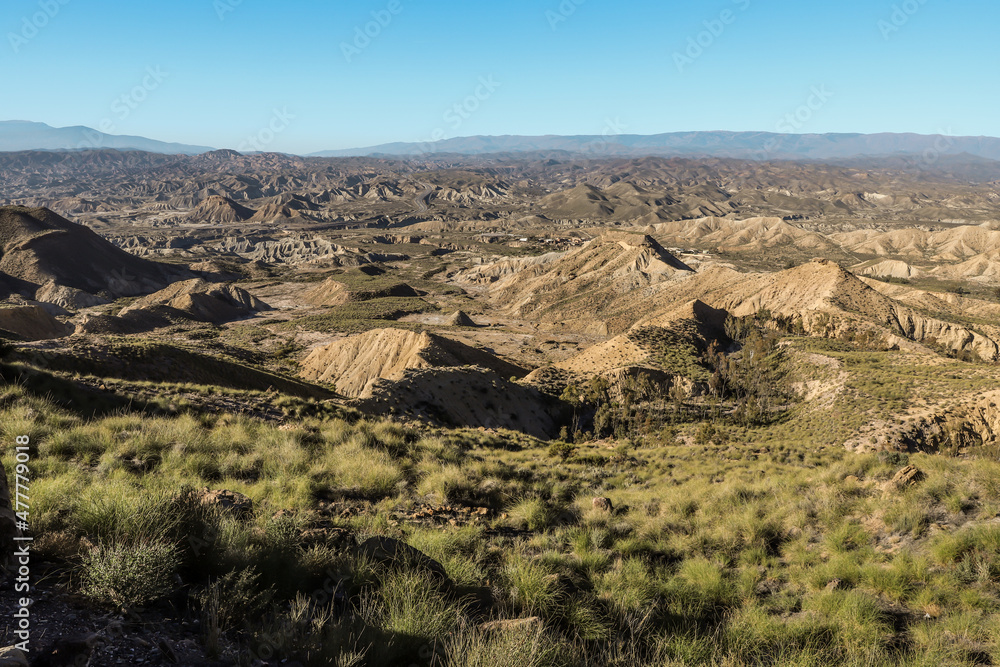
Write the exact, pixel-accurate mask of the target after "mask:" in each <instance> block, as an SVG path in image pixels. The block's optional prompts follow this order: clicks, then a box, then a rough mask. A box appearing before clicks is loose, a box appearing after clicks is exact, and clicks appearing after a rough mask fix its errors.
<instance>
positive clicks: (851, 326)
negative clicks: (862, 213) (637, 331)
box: [641, 260, 1000, 360]
mask: <svg viewBox="0 0 1000 667" xmlns="http://www.w3.org/2000/svg"><path fill="white" fill-rule="evenodd" d="M671 287H672V289H667V290H660V291H659V292H658V293H657V295H656V298H655V300H656V302H657V303H658V304H663V305H664V306H665V309H667V310H672V309H673V308H674V307H676V305H678V304H681V303H684V302H686V301H688V300H690V299H693V298H697V299H701V300H702V301H704V302H705V303H707V304H709V305H711V306H713V307H715V308H721V309H724V310H726V311H727V312H729V313H731V314H732V315H734V316H737V317H741V316H746V315H753V314H754V313H757V312H759V311H761V310H762V309H763V310H767V311H769V312H770V313H771V314H772V315H778V316H781V317H784V318H786V319H787V320H789V321H790V322H793V323H797V325H798V326H800V327H801V328H802V330H803V331H805V332H806V333H810V334H813V335H820V336H828V337H844V336H849V337H858V336H866V335H870V336H874V337H875V338H879V339H881V340H882V342H883V343H884V344H887V345H893V344H895V345H906V343H907V342H909V341H912V342H916V343H921V344H924V345H930V346H932V347H940V348H943V349H945V350H951V351H952V352H956V353H957V352H973V353H975V354H976V355H978V356H979V357H980V358H982V359H984V360H993V359H996V358H997V354H998V349H1000V348H998V346H997V342H996V340H994V339H992V338H990V337H988V336H985V335H983V334H981V333H978V332H976V331H974V330H972V329H970V328H967V327H965V326H963V325H961V324H957V323H954V322H947V321H944V320H941V319H937V318H935V317H931V316H928V315H925V314H923V313H922V312H919V311H917V310H914V309H912V308H910V307H907V306H905V305H904V304H902V303H900V302H898V301H895V300H894V299H892V298H890V297H888V296H886V295H884V294H882V293H880V292H879V291H877V290H875V289H873V288H872V287H870V286H869V285H868V284H866V283H865V282H863V281H862V280H860V279H858V278H857V277H856V276H855V275H854V274H852V273H850V272H849V271H847V270H846V269H844V268H842V267H840V266H839V265H837V264H836V263H834V262H831V261H829V260H817V261H812V262H808V263H806V264H803V265H801V266H798V267H795V268H793V269H788V270H786V271H781V272H778V273H767V274H746V273H740V272H738V271H734V270H732V269H728V268H725V267H712V268H708V269H705V270H704V271H702V272H700V273H699V274H697V275H696V276H693V277H692V278H690V279H688V280H685V281H682V282H679V283H677V284H676V286H671ZM656 319H657V316H655V315H654V316H652V317H646V318H644V319H643V320H642V321H641V323H643V324H645V323H650V322H655V321H656Z"/></svg>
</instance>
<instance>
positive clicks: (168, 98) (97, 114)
mask: <svg viewBox="0 0 1000 667" xmlns="http://www.w3.org/2000/svg"><path fill="white" fill-rule="evenodd" d="M396 2H398V5H397V4H394V3H393V2H391V0H357V1H354V2H343V1H339V2H338V1H336V0H330V1H322V2H320V1H313V2H307V1H305V0H284V1H283V2H274V1H272V2H266V1H265V0H242V2H241V1H240V0H170V2H125V1H116V2H112V1H109V0H6V2H4V4H3V8H2V9H0V81H2V82H3V94H2V95H0V119H18V120H35V121H42V122H45V123H49V124H50V125H54V126H66V125H88V126H91V127H98V126H99V125H100V124H101V123H102V121H104V123H105V127H106V128H107V129H110V130H111V133H113V134H138V135H143V136H148V137H151V138H155V139H161V140H166V141H181V142H185V143H193V144H203V145H209V146H216V147H233V148H236V147H238V146H240V145H241V144H244V142H245V141H246V139H247V138H248V137H258V138H260V137H261V130H263V129H264V128H267V127H268V126H269V125H272V126H273V127H275V128H279V129H280V131H279V132H277V133H276V135H275V136H274V137H273V139H271V138H270V137H269V136H268V134H269V132H267V131H265V132H264V133H263V138H264V139H270V143H268V144H267V145H266V146H265V147H266V148H267V149H269V150H280V151H287V152H298V153H306V152H311V151H316V150H323V149H332V148H349V147H357V146H368V145H373V144H379V143H385V142H390V141H425V140H428V139H430V138H432V137H434V136H435V131H437V135H436V136H438V137H440V136H445V137H450V136H465V135H474V134H600V133H602V132H604V131H606V130H607V131H623V132H626V133H634V134H654V133H658V132H670V131H682V130H717V129H727V130H768V131H776V130H784V131H787V130H789V129H796V130H799V131H802V132H880V131H894V132H920V133H938V132H941V133H949V134H956V135H980V134H982V135H991V136H1000V114H998V113H997V107H998V102H1000V92H998V91H1000V77H998V76H997V69H996V68H997V65H998V63H1000V58H998V56H1000V41H998V40H997V39H996V30H997V27H998V26H1000V3H996V2H995V1H990V2H987V1H985V0H983V1H974V2H973V1H967V0H951V1H949V2H945V1H944V0H922V1H921V0H906V1H905V2H904V1H902V0H838V1H837V2H804V1H802V0H712V1H708V2H690V1H683V2H681V1H663V0H660V1H655V2H654V1H649V2H647V1H638V0H634V1H629V0H616V1H614V2H612V1H611V0H583V1H582V2H581V0H575V1H574V0H564V1H563V2H562V4H560V0H537V1H531V0H504V1H503V2H482V1H477V0H461V1H459V0H434V1H433V2H431V1H430V0H396ZM577 2H579V4H578V5H577V4H576V3H577ZM46 7H47V11H48V13H49V14H51V15H52V16H51V17H49V16H47V15H44V12H45V11H46ZM390 7H392V8H395V9H398V10H399V11H398V13H396V14H392V13H391V12H390V11H389V8H390ZM560 7H562V11H561V10H560ZM894 7H896V8H898V11H896V14H895V16H894ZM570 9H572V11H568V10H570ZM230 10H231V11H230ZM726 11H728V12H730V13H729V14H724V12H726ZM40 12H42V13H43V14H39V13H40ZM372 12H384V13H383V15H382V18H383V21H385V19H386V16H391V20H390V21H388V24H387V25H385V26H384V27H382V26H379V27H378V30H376V29H375V26H374V25H372V26H369V29H370V31H371V32H373V33H375V32H377V33H378V34H377V36H375V37H374V38H373V39H371V42H370V43H369V44H367V45H365V44H364V42H363V41H362V42H359V44H360V45H361V46H362V47H363V48H360V49H358V51H359V52H352V53H351V54H350V59H349V58H348V57H347V56H345V53H344V49H343V45H344V44H350V45H354V41H355V35H356V32H355V31H356V29H358V28H361V29H364V27H365V25H366V24H367V23H369V22H371V21H372V20H373V17H372ZM220 14H221V16H222V18H221V19H220ZM557 18H558V19H565V20H559V21H556V19H557ZM43 19H44V20H43ZM724 20H725V21H728V23H724V22H723V21H724ZM26 21H27V22H28V24H26V23H25V22H26ZM706 21H707V22H709V26H708V27H706V25H705V22H706ZM880 22H881V23H880ZM32 24H34V25H32ZM39 24H40V25H41V27H40V28H39V27H37V25H39ZM720 25H721V30H720V29H719V28H720ZM32 28H37V29H35V30H32ZM710 28H714V29H715V32H716V33H717V34H712V33H711V31H710ZM890 28H891V30H890ZM897 28H898V29H897ZM699 38H700V41H701V42H702V44H703V45H704V46H703V47H701V53H700V54H699V53H698V50H697V49H691V51H690V52H689V53H685V52H686V51H687V50H688V47H689V45H690V42H689V40H698V39H699ZM354 48H357V47H356V46H355V47H354ZM677 54H681V55H682V56H683V57H684V58H687V57H688V56H689V55H692V54H693V55H695V56H696V57H694V58H691V60H690V61H686V60H684V61H682V62H681V63H680V65H678V61H677ZM148 68H151V69H152V70H153V71H157V68H158V71H159V72H161V75H160V77H159V78H160V79H161V80H159V81H157V79H156V78H151V77H150V76H149V74H148V71H149V69H148ZM491 77H492V81H493V82H495V83H496V84H499V86H497V87H495V89H494V90H492V91H490V90H489V89H488V88H486V87H483V86H482V84H481V83H480V79H481V78H485V79H486V80H490V78H491ZM144 80H145V81H144ZM144 82H145V84H146V88H142V86H143V84H144ZM137 86H138V87H140V88H139V89H138V92H137V93H136V94H133V91H135V90H136V87H137ZM814 88H815V89H818V90H821V91H826V93H828V94H830V95H831V96H830V97H829V99H826V100H822V101H821V100H820V98H818V97H813V98H812V99H811V100H810V96H811V95H812V93H811V92H810V91H811V90H813V89H814ZM477 92H479V93H480V96H481V97H482V98H484V99H482V100H474V101H473V100H470V101H469V102H468V103H467V106H466V108H462V109H461V113H459V112H456V111H455V110H454V106H455V105H456V104H459V105H462V104H464V103H466V100H467V98H469V97H470V96H474V95H475V94H476V93H477ZM123 95H124V96H126V99H125V100H124V101H123V100H122V99H121V98H122V96H123ZM130 96H131V97H130ZM824 96H826V95H825V94H824ZM137 98H143V99H142V100H141V101H138V99H137ZM116 100H117V102H116ZM810 101H811V102H812V103H813V106H814V108H813V109H808V110H807V111H806V110H804V109H803V107H802V105H805V104H808V103H809V102H810ZM275 110H277V111H279V112H284V111H287V113H288V114H291V115H292V116H294V118H291V119H287V120H280V119H275V118H274V114H275ZM449 110H450V112H449ZM126 111H127V113H126ZM796 112H798V113H799V120H797V121H796V123H795V124H791V125H790V124H789V123H788V122H787V114H789V113H792V114H794V113H796ZM783 119H785V121H783ZM285 125H287V126H285ZM612 126H616V127H617V128H618V129H617V130H610V129H608V128H609V127H612Z"/></svg>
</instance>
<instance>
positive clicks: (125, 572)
mask: <svg viewBox="0 0 1000 667" xmlns="http://www.w3.org/2000/svg"><path fill="white" fill-rule="evenodd" d="M178 562H179V560H178V557H177V550H176V548H175V547H174V546H172V545H169V544H166V543H163V542H154V543H149V544H126V543H117V544H112V545H110V546H104V545H102V546H98V547H97V548H95V549H94V550H93V551H91V552H90V553H89V554H87V555H86V556H84V558H83V566H82V578H83V586H82V589H81V590H82V593H83V594H84V595H86V596H87V597H90V598H93V599H94V600H96V601H98V602H101V603H104V604H112V605H114V606H117V607H137V606H142V605H144V604H147V603H149V602H152V601H154V600H158V599H160V598H163V597H165V596H167V595H169V594H170V592H171V590H172V588H173V576H174V572H175V571H176V569H177V565H178Z"/></svg>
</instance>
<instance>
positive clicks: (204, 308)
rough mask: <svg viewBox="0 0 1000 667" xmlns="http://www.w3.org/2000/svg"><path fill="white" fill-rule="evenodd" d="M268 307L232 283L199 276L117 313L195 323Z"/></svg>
mask: <svg viewBox="0 0 1000 667" xmlns="http://www.w3.org/2000/svg"><path fill="white" fill-rule="evenodd" d="M269 309H270V307H269V306H268V305H267V304H266V303H264V302H263V301H261V300H260V299H258V298H256V297H255V296H253V295H252V294H250V293H249V292H247V291H246V290H244V289H242V288H240V287H236V286H235V285H214V284H212V283H208V282H205V281H204V280H201V279H200V278H194V279H192V280H185V281H181V282H177V283H174V284H173V285H170V286H169V287H167V288H165V289H162V290H160V291H159V292H155V293H154V294H150V295H149V296H146V297H143V298H141V299H139V300H137V301H134V302H132V303H130V304H129V305H128V306H126V307H125V308H122V310H121V311H120V312H119V313H118V315H119V317H125V316H127V315H128V314H129V313H133V312H139V311H143V312H147V313H150V312H156V313H158V314H160V315H164V316H168V317H181V318H187V319H191V320H197V321H199V322H216V323H218V322H229V321H232V320H237V319H240V318H243V317H248V316H250V315H253V314H254V313H256V312H259V311H263V310H269Z"/></svg>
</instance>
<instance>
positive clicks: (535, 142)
mask: <svg viewBox="0 0 1000 667" xmlns="http://www.w3.org/2000/svg"><path fill="white" fill-rule="evenodd" d="M101 148H112V149H118V150H139V151H146V152H149V153H162V154H168V155H176V154H184V155H198V154H201V153H205V152H208V151H211V150H213V149H212V148H210V147H208V146H190V145H187V144H177V143H167V142H163V141H156V140H155V139H147V138H145V137H134V136H124V135H112V134H105V133H103V132H99V131H97V130H94V129H92V128H89V127H84V126H80V125H78V126H74V127H51V126H49V125H46V124H45V123H34V122H30V121H18V120H11V121H0V152H11V151H29V150H44V151H66V150H87V149H101ZM547 152H549V153H551V152H562V153H569V154H572V155H575V156H592V157H595V158H600V157H642V156H658V157H718V158H736V159H753V160H838V159H850V158H859V157H907V158H911V159H917V160H924V161H926V162H927V163H928V164H933V163H934V162H936V161H937V160H938V159H939V158H941V157H942V156H959V155H960V156H963V158H980V159H987V160H998V161H1000V138H996V137H953V136H945V135H940V134H909V133H906V134H897V133H890V132H883V133H879V134H778V133H774V132H724V131H719V132H669V133H666V134H652V135H640V134H619V135H612V136H602V135H574V136H561V135H545V136H537V137H533V136H517V135H503V136H473V137H456V138H454V139H445V140H443V141H437V142H432V143H406V142H396V143H390V144H381V145H379V146H369V147H367V148H350V149H343V150H329V151H320V152H317V153H311V154H310V155H308V156H307V157H367V156H396V157H420V156H430V155H436V154H457V155H485V154H492V153H504V154H517V153H547Z"/></svg>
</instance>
